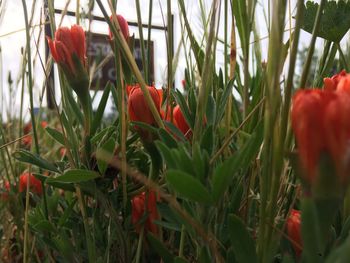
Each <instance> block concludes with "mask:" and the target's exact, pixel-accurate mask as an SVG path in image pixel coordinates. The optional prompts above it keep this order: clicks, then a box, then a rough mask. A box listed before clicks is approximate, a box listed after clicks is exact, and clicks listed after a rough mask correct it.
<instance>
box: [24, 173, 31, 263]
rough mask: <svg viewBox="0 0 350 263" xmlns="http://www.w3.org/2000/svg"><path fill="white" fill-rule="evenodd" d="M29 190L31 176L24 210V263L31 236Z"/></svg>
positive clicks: (26, 259)
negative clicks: (29, 226)
mask: <svg viewBox="0 0 350 263" xmlns="http://www.w3.org/2000/svg"><path fill="white" fill-rule="evenodd" d="M30 169H31V168H29V170H30ZM29 190H30V176H28V180H27V189H26V206H25V212H24V240H23V242H24V245H23V263H27V262H28V257H27V254H28V238H29V228H28V214H29Z"/></svg>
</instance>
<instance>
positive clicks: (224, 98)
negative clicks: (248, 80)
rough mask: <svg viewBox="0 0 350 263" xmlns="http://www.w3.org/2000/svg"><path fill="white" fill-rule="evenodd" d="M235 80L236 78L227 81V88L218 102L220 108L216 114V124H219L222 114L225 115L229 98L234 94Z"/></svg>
mask: <svg viewBox="0 0 350 263" xmlns="http://www.w3.org/2000/svg"><path fill="white" fill-rule="evenodd" d="M233 82H234V79H231V80H230V81H229V82H228V83H227V86H226V89H225V91H224V93H223V94H222V96H221V97H220V100H219V103H218V104H217V108H218V109H217V114H216V124H219V122H220V121H221V119H222V116H223V115H224V112H225V110H226V105H227V101H228V98H229V97H230V95H232V88H233Z"/></svg>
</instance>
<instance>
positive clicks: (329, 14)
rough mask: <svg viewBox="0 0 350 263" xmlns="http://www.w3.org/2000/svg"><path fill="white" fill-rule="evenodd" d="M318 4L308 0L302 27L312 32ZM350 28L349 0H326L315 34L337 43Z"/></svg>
mask: <svg viewBox="0 0 350 263" xmlns="http://www.w3.org/2000/svg"><path fill="white" fill-rule="evenodd" d="M318 7H319V4H318V3H316V2H312V1H308V2H307V3H306V6H305V12H304V20H303V24H302V28H303V29H304V30H305V31H307V32H309V33H310V34H311V33H312V30H313V27H314V23H315V19H316V14H317V10H318ZM349 28H350V2H349V1H346V2H345V1H344V0H339V1H326V3H325V6H324V9H323V12H322V16H321V21H320V27H319V31H318V32H317V36H319V37H322V38H324V39H327V40H331V41H334V42H337V43H339V42H340V40H341V39H342V38H343V37H344V35H345V34H346V32H348V30H349Z"/></svg>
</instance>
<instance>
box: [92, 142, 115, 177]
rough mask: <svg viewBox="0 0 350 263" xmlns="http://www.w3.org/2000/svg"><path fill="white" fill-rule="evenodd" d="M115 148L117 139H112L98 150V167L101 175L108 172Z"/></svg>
mask: <svg viewBox="0 0 350 263" xmlns="http://www.w3.org/2000/svg"><path fill="white" fill-rule="evenodd" d="M114 147H115V139H114V138H112V137H111V138H109V140H108V141H106V142H105V143H104V144H103V145H102V146H101V147H99V148H98V149H97V150H96V159H97V166H98V170H99V171H100V173H101V174H104V173H105V172H106V170H107V167H108V163H109V161H110V160H111V159H112V158H113V155H114Z"/></svg>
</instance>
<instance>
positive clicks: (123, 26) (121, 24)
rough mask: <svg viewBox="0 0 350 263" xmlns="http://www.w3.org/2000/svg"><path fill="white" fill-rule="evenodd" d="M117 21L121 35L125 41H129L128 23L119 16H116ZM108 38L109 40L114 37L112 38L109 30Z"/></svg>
mask: <svg viewBox="0 0 350 263" xmlns="http://www.w3.org/2000/svg"><path fill="white" fill-rule="evenodd" d="M117 19H118V24H119V27H120V29H121V31H122V33H123V36H124V38H125V40H126V41H128V40H129V36H130V35H129V25H128V22H127V21H126V20H125V18H124V17H123V16H121V15H117ZM111 21H112V22H113V16H111ZM109 38H110V39H113V38H114V36H113V33H112V31H111V29H109Z"/></svg>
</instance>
